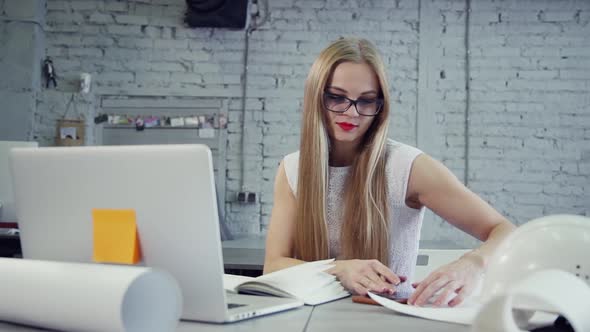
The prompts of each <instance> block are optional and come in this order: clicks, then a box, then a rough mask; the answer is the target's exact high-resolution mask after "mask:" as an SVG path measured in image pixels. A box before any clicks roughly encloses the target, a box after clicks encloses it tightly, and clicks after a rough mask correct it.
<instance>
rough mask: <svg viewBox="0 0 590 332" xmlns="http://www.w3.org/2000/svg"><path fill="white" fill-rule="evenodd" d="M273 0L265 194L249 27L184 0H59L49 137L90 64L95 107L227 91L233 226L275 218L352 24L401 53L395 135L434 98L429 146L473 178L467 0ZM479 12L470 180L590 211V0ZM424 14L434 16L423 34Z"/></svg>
mask: <svg viewBox="0 0 590 332" xmlns="http://www.w3.org/2000/svg"><path fill="white" fill-rule="evenodd" d="M270 5H271V8H270V9H271V17H270V20H269V21H268V22H267V23H266V24H265V25H264V26H262V27H261V28H260V29H259V30H257V31H255V32H253V34H252V36H251V39H250V54H249V59H250V61H249V76H248V83H249V84H248V85H249V86H248V95H249V98H248V99H247V103H246V108H247V112H246V118H245V119H244V121H245V123H246V132H245V138H246V140H247V141H246V143H247V144H246V146H247V148H246V151H245V158H246V159H245V166H246V179H245V186H246V189H248V190H251V191H256V192H258V193H260V196H259V197H260V202H259V203H257V204H254V205H251V206H242V205H238V204H236V203H234V202H233V200H234V197H235V193H236V192H237V191H239V190H240V189H241V188H240V176H241V175H240V174H241V173H240V165H241V160H240V159H239V151H240V144H241V143H240V137H241V125H240V122H241V121H242V116H241V102H240V98H239V97H240V93H241V88H240V84H241V82H242V66H241V62H242V57H243V47H244V39H243V38H244V32H243V31H227V30H213V29H186V28H185V27H183V24H182V23H181V18H182V12H183V10H184V1H183V0H169V1H134V0H127V1H115V0H92V1H80V0H48V5H47V7H48V13H47V31H48V32H47V53H48V55H50V56H52V57H53V58H54V62H55V64H56V68H57V70H58V73H59V74H60V79H61V81H60V83H61V85H60V91H59V92H54V91H52V92H45V94H44V96H43V98H42V99H43V100H42V101H41V104H40V107H39V109H41V110H42V111H41V112H40V113H39V114H37V116H36V121H37V135H38V136H39V139H40V141H41V143H42V144H51V141H52V137H53V135H54V125H53V121H55V119H56V118H57V117H58V115H59V102H58V101H62V102H63V101H64V100H67V97H68V96H69V92H70V91H71V90H72V89H73V86H74V82H73V80H72V79H73V78H74V77H76V76H77V75H78V74H79V73H80V72H82V71H85V72H90V73H92V74H93V75H94V78H95V80H94V82H95V86H94V87H93V92H92V95H91V96H87V97H85V98H84V101H81V102H80V104H81V105H82V106H81V107H79V110H81V111H80V112H81V113H83V114H85V115H86V116H87V117H89V118H91V117H92V116H93V115H94V112H96V111H97V108H96V107H98V106H97V105H98V104H97V102H96V100H98V99H99V98H100V95H102V94H113V93H121V94H147V95H150V94H152V95H189V96H190V95H192V96H203V97H206V96H222V97H224V98H227V102H228V103H229V107H228V108H229V121H230V122H229V126H228V142H227V144H228V145H227V153H228V155H227V161H228V164H227V166H228V174H227V195H226V196H227V197H226V201H227V202H226V210H227V215H228V220H229V223H230V228H231V230H233V231H234V232H236V233H260V232H265V229H266V225H267V222H268V217H269V213H270V210H271V207H272V186H273V181H274V175H275V172H276V167H277V164H278V162H279V161H280V159H281V158H282V156H284V155H285V154H287V153H289V152H291V151H294V150H296V149H297V146H298V144H299V131H300V116H301V99H302V95H303V84H304V80H305V77H306V75H307V72H308V70H309V66H310V65H311V63H312V61H313V60H314V58H315V57H316V56H317V54H318V52H319V51H320V50H321V49H322V48H323V47H325V45H326V44H327V43H328V42H329V41H331V40H334V39H336V38H337V37H339V36H340V35H343V34H344V35H351V34H354V35H358V36H361V37H367V38H369V39H371V40H373V41H374V42H375V44H377V46H378V48H379V49H380V51H381V52H382V54H383V58H384V61H385V62H386V64H387V66H388V75H389V78H390V81H391V86H392V91H391V92H392V96H393V100H392V114H393V116H392V119H391V129H390V132H391V136H392V137H393V138H395V139H397V140H400V141H403V142H406V143H409V144H416V141H417V135H418V134H419V133H418V132H417V131H416V130H417V126H416V118H417V112H418V101H419V100H422V101H424V99H423V98H426V97H427V98H429V100H428V102H429V103H428V104H429V105H431V106H430V107H431V109H424V108H420V112H424V111H426V112H427V114H428V116H431V117H432V118H431V119H432V120H431V123H432V134H431V135H424V134H423V133H420V135H424V136H421V137H426V139H427V140H428V141H427V143H428V144H427V145H426V146H425V150H426V152H428V153H430V154H432V155H433V156H435V157H436V158H438V159H440V160H442V161H443V162H444V163H445V164H446V165H447V166H448V167H449V168H450V169H451V170H452V171H453V172H454V173H455V174H456V175H457V176H458V177H459V178H460V179H462V180H463V174H464V171H465V154H464V148H465V136H464V120H465V115H464V112H465V100H466V93H465V88H464V87H465V61H464V52H465V49H464V30H465V1H459V0H432V1H427V2H423V5H424V6H429V8H430V9H431V11H430V13H431V14H429V15H423V16H422V17H423V18H425V17H426V18H427V19H428V22H419V21H420V17H421V15H420V13H419V9H418V2H417V1H413V0H401V1H389V0H382V1H377V0H375V1H360V0H313V1H312V0H299V1H298V0H270ZM423 10H424V8H423ZM470 21H471V25H470V34H471V38H470V44H471V57H470V63H471V68H470V70H471V89H472V91H471V109H470V110H469V111H470V124H471V126H470V134H471V136H470V149H469V155H468V158H469V161H470V168H469V186H470V187H471V188H472V189H473V190H474V191H476V192H477V193H479V194H481V195H482V196H483V197H484V198H485V199H486V200H487V201H489V202H490V203H492V204H493V205H494V206H495V207H496V208H498V209H499V210H500V211H501V212H502V213H504V214H505V215H506V216H508V217H509V218H510V219H511V220H513V221H515V222H517V223H522V222H525V221H527V220H529V219H531V218H534V217H538V216H540V215H542V214H549V213H556V212H569V213H579V214H587V215H590V147H589V144H588V143H589V142H590V129H588V128H590V95H589V94H588V90H590V37H589V36H590V24H589V21H590V2H588V1H565V0H564V1H553V0H544V1H532V0H527V1H491V0H474V1H472V12H471V17H470ZM419 26H422V27H423V29H432V30H430V31H428V34H421V32H420V31H419ZM423 32H424V31H423ZM421 35H426V36H430V37H428V38H423V39H422V40H421V39H420V36H421ZM431 39H432V40H431ZM420 49H422V50H426V51H428V52H430V54H431V56H430V62H429V63H428V64H427V65H424V66H420V64H419V61H418V59H419V50H420ZM419 68H422V69H421V70H424V68H426V69H427V70H428V73H426V74H427V77H430V78H431V82H430V83H429V84H430V86H429V90H428V95H427V96H425V95H421V94H420V93H419V89H418V85H419V81H418V78H419V77H421V76H420V72H419ZM421 91H424V90H421ZM60 95H61V97H60ZM64 96H65V97H64ZM52 105H53V106H52ZM89 125H90V124H89ZM418 128H421V127H420V126H419V127H418ZM420 130H421V129H420ZM91 133H92V131H91ZM426 134H428V133H426ZM89 139H92V137H90V138H89ZM423 238H424V239H441V238H449V239H451V240H454V241H456V242H458V243H459V245H463V246H470V245H473V244H474V243H475V242H474V241H473V240H471V239H469V238H468V237H467V236H464V235H461V234H460V232H458V231H456V230H454V229H452V227H449V226H448V225H447V224H446V223H444V222H442V221H441V220H439V219H438V218H434V219H428V220H427V222H426V223H425V225H424V230H423Z"/></svg>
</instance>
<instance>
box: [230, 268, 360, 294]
mask: <svg viewBox="0 0 590 332" xmlns="http://www.w3.org/2000/svg"><path fill="white" fill-rule="evenodd" d="M333 261H334V260H333V259H327V260H322V261H315V262H309V263H304V264H300V265H295V266H292V267H289V268H286V269H283V270H279V271H276V272H273V273H269V274H265V275H262V276H260V277H257V278H252V277H244V276H237V275H231V274H224V276H223V285H224V287H225V289H226V290H228V291H230V292H236V293H242V294H254V295H270V296H279V297H290V298H296V299H299V300H302V301H303V302H305V304H307V305H317V304H322V303H326V302H330V301H334V300H337V299H341V298H343V297H347V296H349V295H350V293H349V292H348V291H346V290H345V289H344V287H342V285H341V284H340V281H338V280H337V279H336V277H335V276H333V275H331V274H329V273H327V272H325V271H326V270H327V269H329V268H331V267H332V265H331V263H332V262H333Z"/></svg>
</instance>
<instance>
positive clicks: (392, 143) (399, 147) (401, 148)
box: [387, 138, 423, 161]
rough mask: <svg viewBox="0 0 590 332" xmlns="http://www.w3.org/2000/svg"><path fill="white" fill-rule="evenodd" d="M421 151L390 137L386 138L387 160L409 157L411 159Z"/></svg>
mask: <svg viewBox="0 0 590 332" xmlns="http://www.w3.org/2000/svg"><path fill="white" fill-rule="evenodd" d="M422 153H423V152H422V150H420V149H418V148H416V147H414V146H411V145H409V144H405V143H402V142H398V141H396V140H393V139H391V138H389V139H387V155H388V159H389V160H399V159H402V160H406V159H410V161H411V160H414V159H415V158H416V157H417V156H418V155H420V154H422Z"/></svg>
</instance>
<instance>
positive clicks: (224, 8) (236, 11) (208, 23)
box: [184, 0, 248, 29]
mask: <svg viewBox="0 0 590 332" xmlns="http://www.w3.org/2000/svg"><path fill="white" fill-rule="evenodd" d="M186 5H187V8H186V14H185V17H184V21H185V22H186V24H188V26H189V27H191V28H229V29H244V28H245V27H246V21H247V15H248V0H186Z"/></svg>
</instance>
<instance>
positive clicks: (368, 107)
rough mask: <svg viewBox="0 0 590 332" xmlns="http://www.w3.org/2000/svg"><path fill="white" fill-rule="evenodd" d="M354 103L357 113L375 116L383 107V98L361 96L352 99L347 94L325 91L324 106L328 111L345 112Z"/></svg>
mask: <svg viewBox="0 0 590 332" xmlns="http://www.w3.org/2000/svg"><path fill="white" fill-rule="evenodd" d="M352 105H354V108H355V109H356V111H357V113H358V114H360V115H364V116H375V115H377V114H379V112H381V109H382V108H383V99H382V98H359V99H357V100H352V99H350V98H347V97H345V96H341V95H337V94H334V93H330V92H327V91H324V107H326V109H327V110H328V111H331V112H335V113H344V112H346V111H348V109H349V108H350V106H352Z"/></svg>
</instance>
